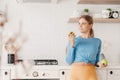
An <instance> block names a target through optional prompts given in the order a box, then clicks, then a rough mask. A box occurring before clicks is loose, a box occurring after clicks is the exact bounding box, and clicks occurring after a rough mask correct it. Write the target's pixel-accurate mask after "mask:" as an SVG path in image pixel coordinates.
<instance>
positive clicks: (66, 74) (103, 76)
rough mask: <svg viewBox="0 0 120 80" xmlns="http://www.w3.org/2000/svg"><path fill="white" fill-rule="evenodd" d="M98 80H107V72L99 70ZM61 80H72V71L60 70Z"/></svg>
mask: <svg viewBox="0 0 120 80" xmlns="http://www.w3.org/2000/svg"><path fill="white" fill-rule="evenodd" d="M97 76H98V80H107V70H106V69H97ZM60 80H70V70H67V69H66V70H64V69H63V70H60Z"/></svg>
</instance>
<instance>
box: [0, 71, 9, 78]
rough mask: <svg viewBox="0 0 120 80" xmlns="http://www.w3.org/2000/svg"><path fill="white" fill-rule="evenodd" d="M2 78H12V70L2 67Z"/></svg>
mask: <svg viewBox="0 0 120 80" xmlns="http://www.w3.org/2000/svg"><path fill="white" fill-rule="evenodd" d="M0 73H1V78H0V79H1V80H10V70H9V69H1V72H0Z"/></svg>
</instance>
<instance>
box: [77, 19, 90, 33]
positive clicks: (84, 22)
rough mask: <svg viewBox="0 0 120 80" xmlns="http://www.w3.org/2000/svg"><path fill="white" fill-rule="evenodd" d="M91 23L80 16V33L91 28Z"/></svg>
mask: <svg viewBox="0 0 120 80" xmlns="http://www.w3.org/2000/svg"><path fill="white" fill-rule="evenodd" d="M91 28H92V24H89V23H88V21H87V20H85V19H84V18H81V19H80V20H79V30H80V32H81V33H87V32H89V31H90V30H91Z"/></svg>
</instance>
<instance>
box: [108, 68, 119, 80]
mask: <svg viewBox="0 0 120 80" xmlns="http://www.w3.org/2000/svg"><path fill="white" fill-rule="evenodd" d="M107 80H120V69H108V70H107Z"/></svg>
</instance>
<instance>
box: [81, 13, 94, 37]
mask: <svg viewBox="0 0 120 80" xmlns="http://www.w3.org/2000/svg"><path fill="white" fill-rule="evenodd" d="M81 18H84V19H85V20H86V21H87V22H88V23H89V24H93V18H92V17H91V16H89V15H82V16H81V17H80V18H79V19H81ZM90 36H91V37H94V31H93V29H92V28H91V30H90Z"/></svg>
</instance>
